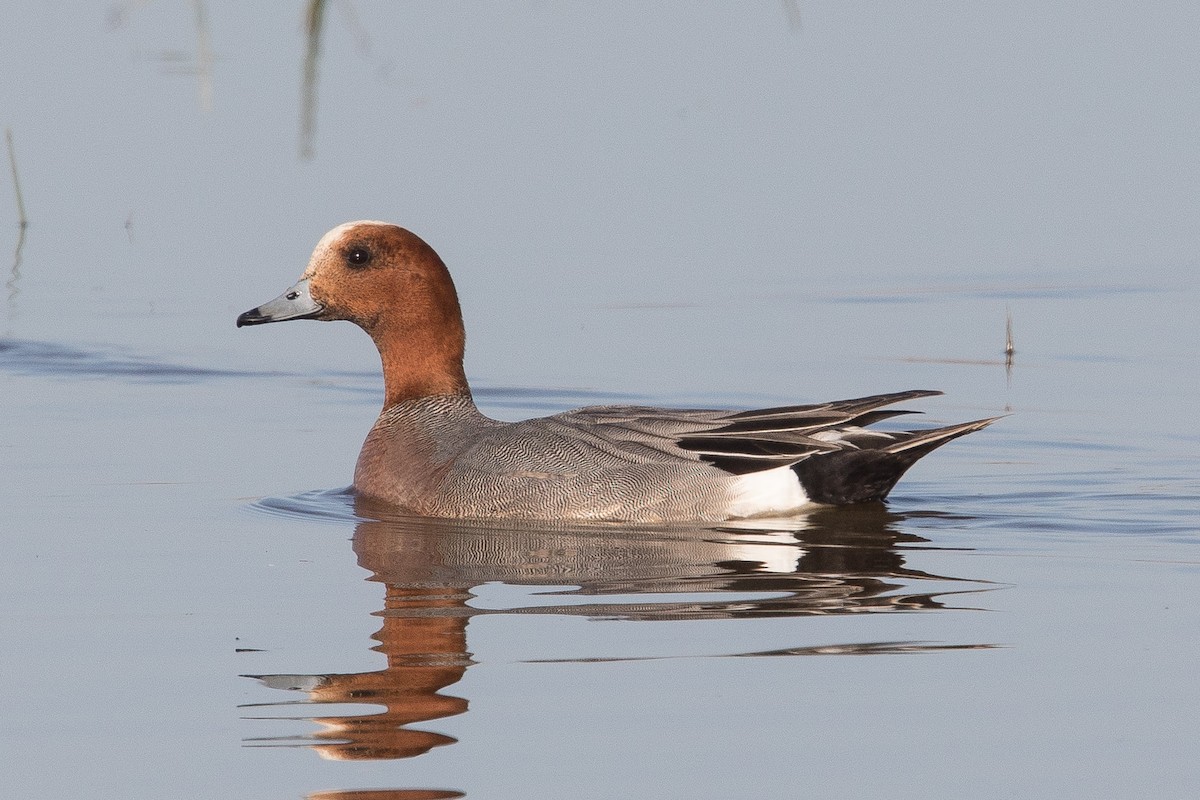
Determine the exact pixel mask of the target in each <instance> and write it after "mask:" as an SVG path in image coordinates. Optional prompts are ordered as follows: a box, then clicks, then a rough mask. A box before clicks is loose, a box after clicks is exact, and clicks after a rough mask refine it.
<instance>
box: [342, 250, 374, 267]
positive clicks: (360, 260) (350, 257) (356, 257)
mask: <svg viewBox="0 0 1200 800" xmlns="http://www.w3.org/2000/svg"><path fill="white" fill-rule="evenodd" d="M370 261H371V251H370V250H368V249H367V248H365V247H352V248H350V250H349V251H347V253H346V263H347V264H349V265H350V266H352V267H365V266H366V265H367V264H368V263H370Z"/></svg>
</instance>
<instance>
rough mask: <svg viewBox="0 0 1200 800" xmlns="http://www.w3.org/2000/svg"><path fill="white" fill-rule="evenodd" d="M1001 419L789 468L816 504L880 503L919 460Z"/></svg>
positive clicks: (907, 436)
mask: <svg viewBox="0 0 1200 800" xmlns="http://www.w3.org/2000/svg"><path fill="white" fill-rule="evenodd" d="M997 419H1000V417H992V418H990V419H980V420H975V421H974V422H964V423H962V424H960V425H950V426H947V427H945V428H934V429H932V430H927V431H908V432H906V433H902V434H898V435H897V436H898V439H894V440H892V441H890V442H887V443H886V444H884V445H883V446H882V447H880V448H878V449H862V450H840V451H838V452H836V453H819V454H816V455H812V456H809V457H808V458H806V459H804V460H803V461H800V462H798V463H796V464H794V465H792V469H793V470H795V472H796V475H797V476H798V477H799V478H800V485H801V486H803V487H804V491H805V492H806V493H807V494H808V497H809V499H810V500H812V501H813V502H815V503H827V504H830V505H847V504H850V503H865V502H869V501H873V500H883V499H884V498H885V497H887V495H888V492H890V491H891V490H892V487H893V486H895V485H896V482H897V481H898V480H900V477H901V476H902V475H904V473H905V472H906V471H907V470H908V468H909V467H911V466H912V465H913V464H915V463H916V462H917V461H918V460H919V459H920V458H921V457H922V456H925V455H928V454H929V453H931V452H933V451H934V450H936V449H937V448H939V447H941V446H942V445H943V444H945V443H946V442H949V441H951V440H953V439H957V438H958V437H960V436H965V435H967V434H968V433H973V432H974V431H977V430H980V429H981V428H986V427H987V426H988V425H990V424H992V423H993V422H995V421H996V420H997Z"/></svg>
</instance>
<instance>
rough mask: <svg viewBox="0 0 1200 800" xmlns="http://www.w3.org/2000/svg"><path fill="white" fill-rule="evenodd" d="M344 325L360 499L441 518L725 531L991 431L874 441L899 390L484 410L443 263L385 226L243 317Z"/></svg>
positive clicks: (324, 252) (327, 240)
mask: <svg viewBox="0 0 1200 800" xmlns="http://www.w3.org/2000/svg"><path fill="white" fill-rule="evenodd" d="M289 319H319V320H337V319H344V320H349V321H351V322H353V323H355V324H356V325H358V326H359V327H361V328H362V329H363V330H365V331H366V332H367V333H368V334H369V335H370V336H371V338H372V339H373V340H374V341H375V345H376V347H378V348H379V355H380V357H381V359H382V361H383V382H384V403H383V411H382V412H381V413H380V415H379V419H378V420H377V421H376V422H375V425H374V427H372V428H371V431H370V433H368V434H367V439H366V442H365V443H364V444H363V448H362V452H361V454H360V455H359V457H358V465H357V466H356V467H355V470H354V488H355V491H356V492H357V493H359V494H360V495H364V496H367V497H371V498H375V499H379V500H383V501H385V502H387V503H390V504H393V505H395V506H397V507H399V508H400V509H403V510H406V511H409V512H412V513H416V514H422V515H427V516H437V517H477V518H486V517H524V518H530V519H571V520H614V521H619V520H625V521H659V522H669V521H680V522H681V521H719V520H727V519H735V518H747V517H768V516H776V517H777V516H785V515H791V514H795V513H799V512H802V511H803V510H804V509H805V508H806V507H811V506H812V505H813V504H835V505H841V504H849V503H861V502H867V501H875V500H882V499H883V498H884V497H886V496H887V494H888V492H889V491H891V489H892V487H893V486H894V485H895V484H896V481H897V480H899V478H900V476H901V475H903V474H904V472H905V470H907V469H908V468H909V467H910V466H912V465H913V463H915V462H916V461H917V459H919V458H921V456H923V455H925V454H926V453H929V452H931V451H932V450H934V449H935V448H937V447H939V446H941V445H943V444H945V443H946V442H948V441H950V440H951V439H955V438H957V437H959V436H963V435H965V434H968V433H971V432H973V431H977V430H979V429H980V428H983V427H985V426H986V425H988V424H989V423H991V422H993V421H994V420H995V418H992V419H981V420H976V421H974V422H966V423H962V424H960V425H951V426H949V427H944V428H936V429H930V430H916V431H902V432H883V431H877V430H867V429H865V427H864V426H866V425H869V424H871V423H874V422H878V421H879V420H882V419H886V418H888V417H893V416H896V415H899V414H904V413H908V412H905V411H901V410H893V409H886V408H884V407H885V406H889V405H891V404H893V403H897V402H900V401H904V400H912V399H915V398H918V397H928V396H930V395H936V394H940V392H935V391H908V392H896V393H893V394H881V395H874V396H872V397H860V398H856V399H853V400H839V401H835V402H830V403H819V404H815V405H800V406H786V407H782V408H767V409H762V410H757V411H720V410H690V409H689V410H683V409H667V408H650V407H645V406H595V407H589V408H580V409H576V410H575V411H568V412H565V413H562V414H555V415H553V416H549V417H543V418H540V419H530V420H525V421H523V422H512V423H508V422H499V421H497V420H494V419H490V418H488V417H486V416H484V415H483V414H481V413H480V412H479V410H478V409H477V408H476V407H475V403H474V402H473V401H472V399H471V390H470V387H468V385H467V378H466V374H465V373H464V372H463V350H464V346H465V341H466V336H465V333H464V329H463V320H462V312H461V310H460V308H459V304H458V295H457V293H456V292H455V289H454V282H453V281H452V280H451V279H450V273H449V272H448V271H447V270H446V266H445V264H443V263H442V260H441V258H439V257H438V254H437V253H435V252H434V251H433V248H431V247H430V246H429V245H428V244H426V243H425V242H424V241H422V240H421V239H420V238H418V237H417V236H416V235H414V234H413V233H410V232H409V231H407V230H405V229H403V228H400V227H397V226H395V225H390V224H387V223H383V222H368V221H363V222H349V223H346V224H345V225H339V226H338V227H336V228H334V229H333V230H331V231H330V232H329V233H327V234H325V236H324V237H322V239H321V241H320V242H318V243H317V247H316V249H315V250H314V251H313V255H312V259H311V260H310V261H309V264H308V269H306V270H305V271H304V274H303V275H302V276H301V278H300V282H299V283H297V284H296V285H295V286H293V287H292V288H290V289H288V290H287V291H286V292H284V293H283V294H282V295H281V296H280V297H278V298H276V299H275V300H272V301H271V302H269V303H266V304H265V305H261V306H259V307H258V308H255V309H253V310H251V311H247V312H246V313H245V314H242V315H241V316H240V317H238V319H237V324H238V326H239V327H241V326H242V325H260V324H263V323H267V322H282V321H283V320H289Z"/></svg>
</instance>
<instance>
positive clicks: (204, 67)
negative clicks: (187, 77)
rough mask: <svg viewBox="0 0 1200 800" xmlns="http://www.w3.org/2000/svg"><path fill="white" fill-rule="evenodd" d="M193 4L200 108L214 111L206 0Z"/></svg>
mask: <svg viewBox="0 0 1200 800" xmlns="http://www.w3.org/2000/svg"><path fill="white" fill-rule="evenodd" d="M192 5H193V7H194V9H195V12H196V82H197V84H198V88H199V91H200V109H201V110H202V111H205V112H208V111H212V100H213V87H212V65H213V50H212V36H211V35H210V34H209V30H208V13H207V12H206V11H205V8H204V0H193V3H192Z"/></svg>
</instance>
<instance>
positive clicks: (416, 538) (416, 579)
mask: <svg viewBox="0 0 1200 800" xmlns="http://www.w3.org/2000/svg"><path fill="white" fill-rule="evenodd" d="M356 512H357V513H358V515H359V516H360V517H365V518H367V521H362V522H360V523H359V524H358V526H357V529H356V531H355V535H354V551H355V553H356V554H357V555H358V561H359V564H361V565H362V566H363V567H364V568H366V569H367V570H369V571H370V572H371V573H372V578H371V580H375V581H378V582H380V583H382V584H383V585H384V589H385V599H384V608H383V610H382V611H380V612H378V613H379V616H380V617H382V619H383V625H382V627H381V628H380V630H379V631H378V632H377V633H375V634H374V636H373V638H374V639H375V640H376V641H377V642H378V644H377V645H376V646H375V647H374V649H376V650H378V651H380V652H381V653H383V654H384V656H385V657H386V659H387V664H386V666H385V667H384V668H383V669H381V670H378V671H375V672H365V673H354V674H329V675H257V676H248V677H254V678H257V679H259V680H260V681H262V682H263V683H264V684H266V685H268V686H272V687H274V688H282V689H292V690H299V691H304V692H306V693H307V695H308V702H312V703H321V704H334V703H336V704H370V705H372V706H378V707H382V710H381V711H378V712H376V713H364V714H353V715H330V716H323V717H314V718H313V719H314V721H315V722H317V723H319V724H320V725H321V726H322V729H321V730H320V731H319V732H317V733H314V734H312V735H310V736H308V737H305V738H303V739H300V740H296V739H290V740H288V743H289V744H292V745H295V744H297V743H299V744H303V745H306V746H311V747H313V748H314V749H316V750H317V751H318V752H319V753H320V754H321V755H322V756H324V757H327V758H332V759H339V760H350V759H396V758H410V757H413V756H417V755H421V754H423V753H426V752H428V751H429V750H430V749H432V748H434V747H437V746H440V745H444V744H451V743H453V742H454V741H455V740H454V739H453V738H451V737H449V736H445V735H443V734H440V733H436V732H432V731H428V730H422V729H418V728H414V727H410V726H412V725H414V724H417V723H421V722H428V721H430V720H435V719H440V718H443V717H448V716H452V715H455V714H461V713H463V712H464V711H466V710H467V701H466V700H465V699H463V698H460V697H455V696H453V695H450V694H445V693H443V691H444V690H445V689H446V688H447V687H449V686H451V685H453V684H454V683H456V682H458V681H459V680H460V679H461V678H462V676H463V674H464V673H465V672H466V670H467V668H468V667H469V666H470V665H471V663H472V661H471V654H470V652H469V651H468V649H467V626H468V623H469V621H470V619H471V618H472V617H473V616H476V615H480V614H495V613H505V614H512V613H522V614H570V615H583V616H589V617H603V618H606V619H622V620H680V621H682V620H697V619H738V618H754V617H767V616H774V617H782V616H800V615H812V614H822V615H827V614H846V613H863V612H882V611H892V610H903V611H921V610H933V609H939V608H942V607H943V604H944V602H945V598H946V597H947V595H949V594H953V593H956V592H962V591H978V590H979V587H978V586H968V587H964V586H963V585H962V583H961V582H960V579H955V578H948V577H943V576H936V575H931V574H929V573H925V572H921V571H917V570H913V569H909V568H907V567H905V565H904V562H905V558H904V551H905V549H906V548H911V547H914V546H918V545H921V544H922V543H924V542H927V541H928V540H926V539H923V538H922V537H920V536H917V535H914V534H912V533H905V532H902V531H900V530H899V526H898V524H897V523H899V522H900V520H901V519H903V518H902V517H898V516H896V515H893V514H891V513H889V512H888V511H887V510H886V509H885V508H884V507H883V506H882V505H879V506H867V507H858V508H849V509H846V508H843V509H830V510H828V511H820V512H817V513H815V514H812V515H810V516H808V517H804V518H801V519H796V520H788V521H787V522H785V523H781V524H780V525H779V526H775V527H762V526H757V527H755V526H750V525H738V526H728V527H723V528H703V529H695V528H681V527H663V528H654V527H646V526H639V527H628V526H625V527H618V526H613V525H604V526H572V527H561V528H548V527H544V526H543V527H534V526H531V525H529V524H518V523H501V522H493V523H486V524H479V523H466V522H459V521H445V520H428V519H417V518H407V517H396V516H394V515H393V516H388V515H387V513H386V512H384V511H382V510H380V509H377V508H371V507H369V506H368V505H366V504H363V503H359V504H358V505H357V506H356ZM947 581H950V582H954V584H955V585H953V586H947V585H946V582H947ZM485 584H505V585H509V586H539V587H540V586H545V587H561V588H559V589H558V590H557V591H554V590H553V589H552V590H551V591H552V594H551V598H547V595H546V594H545V593H539V594H537V595H536V598H535V599H531V598H530V596H529V595H528V594H522V595H521V601H522V605H519V606H517V607H512V606H511V605H510V606H506V607H502V608H497V607H490V608H489V607H481V603H480V600H481V599H483V600H486V599H488V597H490V595H491V594H493V592H489V589H490V588H491V587H488V588H481V587H484V585H485ZM918 587H922V588H918ZM481 595H483V596H485V597H481ZM554 595H558V597H554ZM560 598H561V599H560ZM547 599H553V600H555V601H558V602H552V603H551V604H544V603H543V601H545V600H547ZM472 600H475V602H474V603H471V601H472ZM535 600H536V602H535ZM493 605H495V604H493ZM964 646H965V647H979V646H983V645H951V647H953V648H959V647H964ZM944 648H945V646H944V645H938V646H931V645H926V644H923V643H920V642H854V643H845V644H832V645H822V646H819V647H797V648H790V649H785V650H776V651H770V652H757V653H721V654H717V655H722V656H767V655H821V654H828V653H838V654H845V653H861V654H869V653H880V652H908V651H912V650H920V649H944ZM600 660H603V656H600ZM262 741H263V740H256V742H262Z"/></svg>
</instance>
